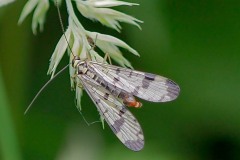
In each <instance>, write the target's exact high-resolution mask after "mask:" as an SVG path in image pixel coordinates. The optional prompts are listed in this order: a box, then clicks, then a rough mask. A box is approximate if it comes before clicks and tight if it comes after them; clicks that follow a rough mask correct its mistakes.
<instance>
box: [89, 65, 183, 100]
mask: <svg viewBox="0 0 240 160" xmlns="http://www.w3.org/2000/svg"><path fill="white" fill-rule="evenodd" d="M91 65H92V68H93V69H94V70H95V71H96V72H97V73H98V74H99V76H101V78H103V79H104V80H106V81H107V82H108V83H111V84H113V85H114V86H116V87H118V88H121V89H123V90H125V91H126V92H128V93H131V94H132V95H134V96H137V97H139V98H142V99H144V100H147V101H152V102H167V101H172V100H174V99H176V98H177V97H178V95H179V92H180V88H179V86H178V85H177V84H176V83H175V82H173V81H172V80H170V79H168V78H165V77H162V76H159V75H155V74H151V73H145V72H140V71H135V70H131V69H128V68H122V67H118V66H113V65H108V64H102V63H98V62H91Z"/></svg>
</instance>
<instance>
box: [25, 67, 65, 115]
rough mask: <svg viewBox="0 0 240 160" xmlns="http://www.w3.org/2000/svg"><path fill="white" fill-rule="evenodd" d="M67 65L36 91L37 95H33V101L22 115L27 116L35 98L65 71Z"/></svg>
mask: <svg viewBox="0 0 240 160" xmlns="http://www.w3.org/2000/svg"><path fill="white" fill-rule="evenodd" d="M67 67H68V65H66V66H65V67H63V68H62V69H61V70H60V71H58V72H57V73H56V74H55V75H54V76H53V77H52V78H51V79H50V80H48V81H47V83H45V84H44V85H43V86H42V88H41V89H40V90H39V91H38V93H37V94H36V95H35V97H34V98H33V100H32V101H31V103H30V104H29V105H28V107H27V109H26V110H25V112H24V115H26V114H27V112H28V110H29V109H30V108H31V106H32V104H33V103H34V102H35V100H36V99H37V97H38V96H39V94H40V93H42V91H43V90H44V89H45V88H46V87H47V85H49V83H50V82H52V81H53V80H54V79H55V78H56V77H57V76H58V75H59V74H60V73H62V72H63V71H64V70H65V69H67Z"/></svg>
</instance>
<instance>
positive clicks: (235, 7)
mask: <svg viewBox="0 0 240 160" xmlns="http://www.w3.org/2000/svg"><path fill="white" fill-rule="evenodd" d="M135 2H136V3H140V6H138V7H119V8H118V9H120V10H122V11H124V12H126V13H129V14H131V15H134V16H135V17H137V18H139V19H141V20H143V21H144V23H143V24H142V25H141V26H142V31H139V30H138V29H137V28H136V27H133V26H130V25H128V24H123V30H122V33H121V34H119V33H117V32H115V31H113V30H111V29H107V28H105V27H103V26H102V25H100V24H98V23H93V22H91V21H89V20H87V19H85V18H82V17H81V16H80V20H81V21H82V23H83V25H84V27H85V28H86V29H88V30H91V31H99V32H101V33H107V34H111V35H115V36H116V37H119V38H120V39H122V40H124V41H126V42H127V43H128V44H130V45H131V46H132V47H133V48H135V49H136V50H137V51H138V52H139V53H140V54H141V57H140V58H137V57H135V56H133V55H131V54H130V53H128V52H127V51H125V50H123V52H124V56H125V57H127V58H128V59H129V60H130V61H131V62H132V64H133V66H134V68H136V69H138V70H142V71H147V72H152V73H157V74H160V75H163V76H166V77H169V78H171V79H173V80H174V81H176V82H177V83H178V84H179V85H180V87H181V94H180V96H179V98H178V99H177V100H176V101H173V102H170V103H164V104H160V103H149V102H146V101H143V104H144V106H143V108H141V109H131V111H132V113H133V114H134V115H135V116H136V117H137V118H138V120H139V122H140V123H141V126H142V128H143V130H144V134H145V148H144V149H143V150H142V151H141V152H137V153H136V152H132V151H130V150H128V149H127V148H125V147H124V146H123V145H122V144H121V142H120V141H119V140H118V139H117V138H116V137H115V135H114V134H113V133H112V131H111V130H110V129H109V127H108V126H107V124H105V129H104V130H103V129H102V126H101V124H100V123H97V124H94V125H91V126H87V125H86V123H85V122H84V121H83V119H82V117H81V115H80V114H79V113H78V111H77V109H76V107H75V103H74V97H75V93H74V92H71V89H70V82H69V74H68V71H65V72H64V73H62V74H61V75H60V76H59V77H58V78H57V79H56V80H55V81H54V82H53V83H51V84H50V85H49V86H48V87H47V88H46V90H45V91H44V92H43V93H42V94H41V95H40V96H39V97H38V99H37V100H36V102H35V103H34V105H33V107H32V108H31V110H30V111H29V113H28V114H27V115H26V116H23V112H24V110H25V109H26V107H27V105H28V104H29V102H30V101H31V99H32V98H33V97H34V95H35V94H36V92H37V91H38V90H39V89H40V87H41V86H42V85H44V83H45V82H46V81H47V80H48V79H49V78H50V77H49V76H47V75H46V72H47V69H48V65H49V59H50V56H51V54H52V52H53V50H54V48H55V45H56V44H57V42H58V40H59V38H60V36H61V35H62V31H61V27H60V24H59V20H58V16H57V10H56V8H55V7H54V6H53V3H51V7H50V11H49V12H48V14H47V20H46V24H45V26H44V31H43V32H42V33H38V35H37V36H34V35H33V34H32V32H31V17H32V15H31V16H30V17H28V18H27V20H26V21H24V23H23V24H22V25H21V26H18V25H17V21H18V18H19V15H20V13H21V10H22V7H23V5H24V2H19V1H18V2H16V3H13V4H12V5H9V6H6V7H3V8H1V10H0V22H1V23H0V124H1V126H0V134H1V137H0V139H1V141H0V142H1V148H0V149H1V151H2V152H0V156H2V157H3V159H13V160H15V159H24V160H33V159H34V160H42V159H44V160H48V159H49V160H52V159H57V160H69V159H70V160H78V159H81V160H88V159H91V160H92V159H99V160H108V159H109V160H110V159H131V160H135V159H137V160H141V159H142V160H145V159H146V158H148V159H153V160H155V159H156V160H157V159H161V160H186V159H187V160H202V159H204V160H237V159H240V114H239V113H240V98H239V89H240V85H239V81H240V62H239V60H240V1H237V0H235V1H234V0H200V1H197V0H193V1H183V0H158V1H157V0H151V1H146V0H138V1H137V0H135ZM62 16H63V20H64V24H65V26H66V17H67V15H66V11H65V9H64V6H63V7H62ZM67 63H68V57H67V56H65V58H64V60H63V61H62V62H61V65H60V66H64V65H66V64H67ZM59 68H60V67H59ZM82 101H83V102H82V108H83V114H84V117H85V118H86V119H87V120H88V121H89V122H92V121H96V120H99V115H98V113H97V111H96V108H95V106H94V104H93V103H92V102H91V100H90V99H89V97H88V96H87V95H86V94H84V97H83V99H82ZM4 157H5V158H4ZM6 157H7V158H6ZM10 157H11V158H10Z"/></svg>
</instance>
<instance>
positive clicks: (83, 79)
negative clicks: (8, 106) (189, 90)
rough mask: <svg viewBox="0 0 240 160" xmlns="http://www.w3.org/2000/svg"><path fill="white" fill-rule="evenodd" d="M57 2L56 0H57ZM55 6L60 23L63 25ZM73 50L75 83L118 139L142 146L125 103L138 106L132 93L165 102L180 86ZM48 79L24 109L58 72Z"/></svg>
mask: <svg viewBox="0 0 240 160" xmlns="http://www.w3.org/2000/svg"><path fill="white" fill-rule="evenodd" d="M56 6H58V5H57V1H56ZM57 9H58V14H59V19H60V24H61V27H62V30H63V34H64V37H65V39H66V41H67V38H66V35H65V33H64V27H63V24H62V20H61V17H60V11H59V8H58V7H57ZM67 44H68V48H69V50H70V51H71V54H72V57H73V59H72V67H73V68H75V71H76V73H75V77H74V78H77V79H78V80H79V81H75V85H76V86H79V87H83V88H84V89H85V91H86V92H87V93H88V95H89V97H90V98H91V99H92V101H93V102H94V103H95V105H96V107H97V110H98V111H99V113H100V115H101V117H102V118H103V119H104V120H105V121H106V122H107V123H108V125H109V126H110V128H111V129H112V131H113V132H114V134H115V135H116V136H117V137H118V139H119V140H120V141H121V142H122V143H123V144H124V145H125V146H126V147H128V148H129V149H131V150H133V151H139V150H141V149H142V148H143V147H144V135H143V131H142V128H141V126H140V124H139V123H138V121H137V119H136V118H135V117H134V115H133V114H132V113H131V112H130V111H129V110H128V108H127V107H135V108H139V107H141V106H142V103H141V102H139V101H137V100H136V98H135V97H138V98H141V99H144V100H147V101H151V102H168V101H172V100H174V99H176V98H177V97H178V95H179V92H180V88H179V86H178V85H177V84H176V83H175V82H173V81H172V80H170V79H168V78H165V77H162V76H159V75H155V74H151V73H145V72H140V71H136V70H131V69H128V68H122V67H119V66H114V65H109V64H107V63H103V62H96V61H91V60H90V59H87V60H81V59H80V57H78V56H76V55H74V54H73V52H72V50H71V47H70V45H69V43H68V41H67ZM67 67H68V66H66V67H64V68H63V69H62V70H61V71H59V72H58V73H57V74H56V75H55V76H54V77H53V78H52V79H51V80H49V81H48V82H47V83H46V84H45V85H44V86H43V87H42V88H41V89H40V91H39V92H38V93H37V94H36V96H35V97H34V99H33V100H32V102H31V103H30V105H29V106H28V108H27V109H26V111H25V113H24V114H26V113H27V111H28V110H29V108H30V107H31V105H32V104H33V102H34V101H35V99H36V98H37V97H38V95H39V94H40V93H41V92H42V90H43V89H44V88H45V87H46V85H48V84H49V83H50V82H51V81H52V80H53V79H54V78H55V77H56V76H57V75H58V74H59V73H61V72H62V71H63V70H65V69H66V68H67Z"/></svg>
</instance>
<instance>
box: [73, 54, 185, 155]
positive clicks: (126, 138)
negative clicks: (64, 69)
mask: <svg viewBox="0 0 240 160" xmlns="http://www.w3.org/2000/svg"><path fill="white" fill-rule="evenodd" d="M72 66H73V67H74V68H75V69H76V76H77V78H79V79H80V82H81V83H82V84H81V85H82V86H83V88H84V89H85V91H86V92H87V93H88V95H89V96H90V98H91V99H92V101H93V102H94V103H95V105H96V107H97V109H98V111H99V113H100V115H101V117H102V118H103V119H105V121H106V122H107V123H108V125H109V126H110V128H111V129H112V131H113V132H114V133H115V135H116V136H117V137H118V138H119V140H120V141H121V142H122V143H123V144H124V145H125V146H126V147H128V148H129V149H131V150H133V151H139V150H141V149H142V148H143V146H144V135H143V132H142V129H141V126H140V124H139V123H138V121H137V119H136V118H135V117H134V116H133V115H132V113H131V112H130V111H129V110H128V109H127V107H126V106H129V107H136V108H138V107H141V105H142V104H141V103H140V102H138V101H137V100H136V99H135V96H136V97H139V98H141V99H144V100H147V101H152V102H167V101H172V100H174V99H176V98H177V97H178V95H179V92H180V88H179V86H178V85H177V84H176V83H175V82H173V81H172V80H170V79H167V78H165V77H162V76H159V75H155V74H151V73H145V72H140V71H135V70H131V69H128V68H122V67H118V66H113V65H108V64H105V63H99V62H95V61H88V60H85V61H83V60H80V58H79V57H77V56H74V58H73V61H72Z"/></svg>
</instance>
